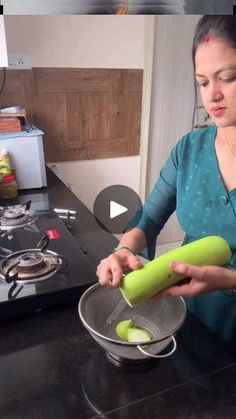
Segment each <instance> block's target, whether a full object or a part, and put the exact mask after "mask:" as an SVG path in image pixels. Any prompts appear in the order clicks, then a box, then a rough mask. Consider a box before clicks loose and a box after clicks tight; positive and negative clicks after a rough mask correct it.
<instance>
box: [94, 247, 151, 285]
mask: <svg viewBox="0 0 236 419" xmlns="http://www.w3.org/2000/svg"><path fill="white" fill-rule="evenodd" d="M142 267H143V264H142V263H141V261H140V260H139V259H138V257H137V256H135V255H133V254H132V253H130V252H128V251H125V250H119V251H118V252H117V253H114V254H112V255H110V256H108V257H107V258H105V259H102V260H101V262H100V264H99V265H98V267H97V272H96V274H97V276H98V280H99V283H100V284H101V285H103V286H105V287H108V288H117V287H119V285H120V283H121V281H122V278H123V271H124V270H127V269H128V268H130V269H132V270H136V269H140V268H142Z"/></svg>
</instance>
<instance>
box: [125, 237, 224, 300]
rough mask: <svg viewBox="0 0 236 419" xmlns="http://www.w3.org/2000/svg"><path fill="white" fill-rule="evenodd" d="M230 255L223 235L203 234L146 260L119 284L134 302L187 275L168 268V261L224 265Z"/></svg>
mask: <svg viewBox="0 0 236 419" xmlns="http://www.w3.org/2000/svg"><path fill="white" fill-rule="evenodd" d="M231 256H232V255H231V250H230V247H229V245H228V243H227V241H226V240H225V239H223V238H222V237H219V236H208V237H204V238H203V239H199V240H196V241H194V242H192V243H188V244H186V245H183V246H181V247H179V248H178V249H174V250H171V251H170V252H168V253H166V254H164V255H161V256H159V257H158V258H156V259H154V260H152V261H151V262H148V263H147V264H146V265H145V266H144V267H143V268H141V269H138V270H135V271H132V272H130V273H128V274H127V275H125V276H124V278H123V280H122V283H121V285H120V287H119V288H120V291H121V293H122V295H123V297H124V298H125V300H126V302H127V304H128V305H129V306H134V305H137V304H139V303H141V302H143V301H145V300H147V299H148V298H150V297H152V296H153V295H155V294H157V293H158V292H160V291H162V290H164V289H165V288H168V287H170V286H171V285H174V284H175V283H177V282H178V281H181V280H182V279H184V278H185V277H186V275H184V274H179V273H176V272H173V271H172V270H171V269H170V263H171V262H173V261H176V262H183V263H189V264H191V265H197V266H204V265H217V266H223V265H225V264H227V263H228V262H229V261H230V259H231Z"/></svg>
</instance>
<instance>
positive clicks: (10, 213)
mask: <svg viewBox="0 0 236 419" xmlns="http://www.w3.org/2000/svg"><path fill="white" fill-rule="evenodd" d="M3 216H4V217H5V218H8V219H14V218H20V217H23V216H24V214H22V211H21V210H20V209H18V208H9V209H7V210H6V211H4V212H3Z"/></svg>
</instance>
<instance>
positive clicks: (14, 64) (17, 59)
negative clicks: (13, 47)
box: [7, 53, 32, 70]
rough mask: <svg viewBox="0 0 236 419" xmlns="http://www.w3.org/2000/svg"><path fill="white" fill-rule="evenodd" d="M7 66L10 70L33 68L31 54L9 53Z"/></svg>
mask: <svg viewBox="0 0 236 419" xmlns="http://www.w3.org/2000/svg"><path fill="white" fill-rule="evenodd" d="M7 68H8V69H9V70H30V69H31V68H32V64H31V57H30V55H29V54H25V53H9V54H8V67H7Z"/></svg>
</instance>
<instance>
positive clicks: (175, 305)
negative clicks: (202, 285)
mask: <svg viewBox="0 0 236 419" xmlns="http://www.w3.org/2000/svg"><path fill="white" fill-rule="evenodd" d="M78 310H79V316H80V319H81V320H82V322H83V324H84V326H85V327H86V328H87V329H88V331H89V332H90V334H91V336H92V337H93V338H94V340H95V341H96V342H97V343H98V344H99V345H101V346H102V347H103V348H104V349H105V350H106V351H107V352H109V354H110V355H111V356H112V357H113V358H115V359H117V360H120V361H123V362H129V361H131V362H132V361H133V362H139V361H144V360H146V359H148V358H149V357H154V358H162V357H166V356H169V355H171V354H172V353H173V352H174V351H175V349H176V341H175V338H174V335H175V334H176V332H177V331H178V330H179V328H180V327H181V326H182V324H183V323H184V321H185V317H186V305H185V302H184V300H183V298H182V297H166V298H163V299H160V300H155V299H150V300H148V301H145V302H144V303H142V304H139V305H137V306H136V307H129V306H128V305H127V303H126V302H125V300H124V298H123V297H122V295H121V292H120V291H119V289H108V288H103V287H101V286H100V285H99V284H95V285H93V286H91V287H90V288H89V289H87V291H85V293H84V294H83V295H82V297H81V299H80V301H79V306H78ZM128 319H132V320H133V321H134V322H135V324H136V325H137V327H141V328H143V329H146V330H147V331H148V332H149V334H150V336H151V338H152V340H151V341H149V342H145V343H143V342H142V343H139V342H135V343H130V342H125V341H123V340H121V339H119V338H118V336H117V335H116V332H115V328H116V325H117V324H118V323H119V322H121V321H122V320H128ZM171 341H173V348H172V350H171V351H170V352H168V353H167V354H162V355H158V354H159V353H160V352H161V351H163V350H164V349H165V348H166V347H167V346H168V345H169V343H170V342H171Z"/></svg>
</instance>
